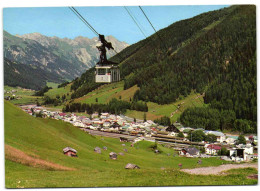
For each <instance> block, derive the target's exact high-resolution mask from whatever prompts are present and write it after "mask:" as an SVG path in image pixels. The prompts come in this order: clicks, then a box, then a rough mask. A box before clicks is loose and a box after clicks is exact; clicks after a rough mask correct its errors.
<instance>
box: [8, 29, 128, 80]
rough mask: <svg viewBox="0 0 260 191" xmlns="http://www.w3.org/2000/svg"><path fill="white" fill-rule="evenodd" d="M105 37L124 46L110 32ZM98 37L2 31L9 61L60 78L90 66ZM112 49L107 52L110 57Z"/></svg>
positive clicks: (68, 77)
mask: <svg viewBox="0 0 260 191" xmlns="http://www.w3.org/2000/svg"><path fill="white" fill-rule="evenodd" d="M106 39H107V40H108V41H110V42H112V45H113V46H114V48H115V50H116V51H118V52H120V51H121V50H122V49H124V48H125V47H127V46H128V44H127V43H125V42H120V41H118V40H117V39H115V38H114V37H113V36H108V37H106ZM99 44H100V42H99V41H98V38H97V37H95V38H92V39H89V38H86V37H82V36H79V37H76V38H75V39H68V38H63V39H61V38H58V37H47V36H44V35H42V34H40V33H31V34H25V35H21V36H19V35H16V36H14V35H11V34H9V33H8V32H6V31H4V56H5V58H7V59H8V60H10V61H13V62H16V63H21V64H26V65H30V66H33V67H36V68H38V69H42V70H44V71H46V72H50V73H52V74H54V75H58V76H59V77H60V78H62V79H66V80H72V79H74V78H76V77H78V76H80V75H81V74H82V73H83V72H85V71H86V70H87V69H88V68H91V67H93V66H94V65H95V63H96V62H97V61H98V60H99V52H98V50H97V48H96V46H97V45H99ZM114 54H115V53H114V52H112V51H109V52H108V56H109V57H111V56H113V55H114Z"/></svg>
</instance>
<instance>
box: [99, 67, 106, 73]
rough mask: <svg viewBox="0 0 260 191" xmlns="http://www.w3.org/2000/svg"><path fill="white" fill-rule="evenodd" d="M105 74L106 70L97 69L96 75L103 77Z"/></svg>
mask: <svg viewBox="0 0 260 191" xmlns="http://www.w3.org/2000/svg"><path fill="white" fill-rule="evenodd" d="M105 74H106V69H103V68H99V69H98V75H105Z"/></svg>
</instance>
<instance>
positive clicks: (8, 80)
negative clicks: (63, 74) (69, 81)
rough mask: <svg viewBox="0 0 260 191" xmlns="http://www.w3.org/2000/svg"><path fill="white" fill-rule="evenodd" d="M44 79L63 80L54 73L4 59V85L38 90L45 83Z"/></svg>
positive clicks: (58, 81)
mask: <svg viewBox="0 0 260 191" xmlns="http://www.w3.org/2000/svg"><path fill="white" fill-rule="evenodd" d="M46 81H52V82H56V83H61V82H63V80H62V79H61V78H60V76H59V75H57V74H55V73H54V74H53V73H51V72H49V71H45V70H43V69H41V68H36V67H33V66H30V65H26V64H20V63H15V62H11V61H10V60H8V59H6V58H5V59H4V85H8V86H13V87H16V86H19V87H23V88H27V89H34V90H39V89H41V88H42V87H43V86H45V85H46Z"/></svg>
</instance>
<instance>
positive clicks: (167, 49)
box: [139, 6, 204, 106]
mask: <svg viewBox="0 0 260 191" xmlns="http://www.w3.org/2000/svg"><path fill="white" fill-rule="evenodd" d="M139 8H140V10H141V11H142V13H143V15H144V16H145V18H146V19H147V21H148V22H149V23H150V25H151V26H152V28H153V30H154V32H155V33H156V34H157V36H158V38H159V40H160V41H161V42H162V43H163V45H164V48H165V50H166V53H167V51H168V49H167V47H166V45H165V43H164V42H163V40H162V39H161V37H160V35H159V34H158V33H157V31H156V29H155V28H154V26H153V24H152V23H151V21H150V19H149V18H148V16H147V15H146V14H145V12H144V10H143V9H142V7H141V6H139ZM194 93H195V92H194ZM195 95H197V94H196V93H195ZM197 97H198V100H199V101H200V102H201V103H202V104H203V105H204V102H202V101H201V100H200V99H199V96H198V95H197ZM190 101H191V103H192V105H193V106H195V105H194V104H193V102H192V100H190Z"/></svg>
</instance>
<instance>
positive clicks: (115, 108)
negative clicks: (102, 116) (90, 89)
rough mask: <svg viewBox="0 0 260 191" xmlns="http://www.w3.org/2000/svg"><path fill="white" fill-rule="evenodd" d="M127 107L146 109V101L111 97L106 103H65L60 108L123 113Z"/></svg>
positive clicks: (64, 109) (65, 110)
mask: <svg viewBox="0 0 260 191" xmlns="http://www.w3.org/2000/svg"><path fill="white" fill-rule="evenodd" d="M127 109H132V110H137V111H144V112H146V111H148V107H147V104H146V103H143V102H131V103H129V102H127V101H123V100H118V99H116V98H113V99H111V100H110V101H109V102H108V103H107V104H98V103H95V104H86V103H71V104H66V106H65V107H64V108H63V109H62V111H63V112H86V113H88V114H92V113H94V112H98V113H102V112H108V113H112V114H117V115H119V114H124V113H125V112H126V111H127Z"/></svg>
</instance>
